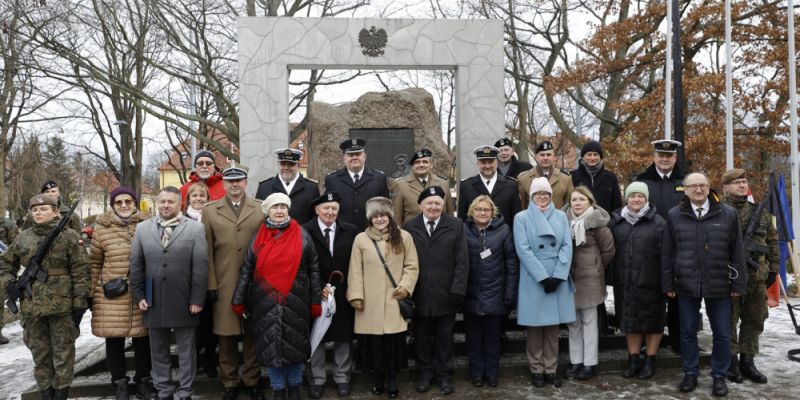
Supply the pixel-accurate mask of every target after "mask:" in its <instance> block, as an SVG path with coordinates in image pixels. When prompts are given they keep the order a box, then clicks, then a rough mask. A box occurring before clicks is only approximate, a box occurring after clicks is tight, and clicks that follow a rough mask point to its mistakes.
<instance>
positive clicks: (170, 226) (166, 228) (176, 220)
mask: <svg viewBox="0 0 800 400" xmlns="http://www.w3.org/2000/svg"><path fill="white" fill-rule="evenodd" d="M181 218H183V213H181V212H180V211H178V215H176V216H175V217H173V218H172V219H169V220H166V221H164V219H163V218H161V216H160V215H159V216H158V226H160V227H161V246H162V247H164V248H166V247H167V245H168V244H169V239H170V237H171V236H172V232H173V231H174V230H175V227H176V226H178V224H180V223H181Z"/></svg>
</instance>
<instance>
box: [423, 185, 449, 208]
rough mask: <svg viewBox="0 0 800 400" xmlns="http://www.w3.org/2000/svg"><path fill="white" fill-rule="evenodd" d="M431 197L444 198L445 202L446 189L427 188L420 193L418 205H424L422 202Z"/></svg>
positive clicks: (437, 187)
mask: <svg viewBox="0 0 800 400" xmlns="http://www.w3.org/2000/svg"><path fill="white" fill-rule="evenodd" d="M431 196H439V197H441V198H442V200H444V189H442V188H440V187H439V186H431V187H429V188H425V190H423V191H422V192H420V194H419V197H417V204H420V203H422V200H425V199H427V198H428V197H431Z"/></svg>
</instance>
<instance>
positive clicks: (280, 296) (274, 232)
mask: <svg viewBox="0 0 800 400" xmlns="http://www.w3.org/2000/svg"><path fill="white" fill-rule="evenodd" d="M279 225H281V226H283V228H277V227H276V226H279ZM301 233H302V230H301V229H300V225H298V224H297V222H295V221H293V220H288V221H286V222H285V223H282V224H274V223H272V222H270V221H269V220H266V221H265V222H264V224H262V225H261V227H260V228H259V229H258V233H256V238H255V241H254V242H253V250H254V251H255V253H256V271H255V277H254V280H255V281H256V282H258V283H259V284H260V285H261V288H262V289H263V290H264V292H265V293H266V294H267V296H269V297H270V298H271V299H273V300H274V301H276V302H278V303H281V304H283V303H285V302H286V296H288V295H289V291H290V290H291V289H292V284H293V283H294V278H295V277H296V276H297V270H298V269H299V268H300V259H301V257H302V255H303V238H302V234H301Z"/></svg>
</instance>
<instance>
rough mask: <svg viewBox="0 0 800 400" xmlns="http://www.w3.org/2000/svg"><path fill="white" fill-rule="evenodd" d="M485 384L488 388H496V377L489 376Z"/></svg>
mask: <svg viewBox="0 0 800 400" xmlns="http://www.w3.org/2000/svg"><path fill="white" fill-rule="evenodd" d="M486 384H487V385H489V387H493V388H494V387H497V377H496V376H490V377H488V378H486Z"/></svg>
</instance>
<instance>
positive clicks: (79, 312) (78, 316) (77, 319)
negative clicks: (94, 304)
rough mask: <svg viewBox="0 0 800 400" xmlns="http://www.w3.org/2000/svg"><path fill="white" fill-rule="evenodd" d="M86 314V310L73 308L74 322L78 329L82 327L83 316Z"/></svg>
mask: <svg viewBox="0 0 800 400" xmlns="http://www.w3.org/2000/svg"><path fill="white" fill-rule="evenodd" d="M85 313H86V309H85V308H73V309H72V322H73V323H74V324H75V326H76V327H80V326H81V320H82V319H83V314H85Z"/></svg>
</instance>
